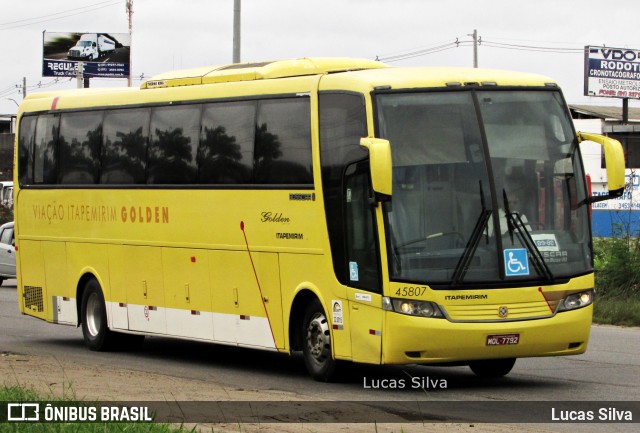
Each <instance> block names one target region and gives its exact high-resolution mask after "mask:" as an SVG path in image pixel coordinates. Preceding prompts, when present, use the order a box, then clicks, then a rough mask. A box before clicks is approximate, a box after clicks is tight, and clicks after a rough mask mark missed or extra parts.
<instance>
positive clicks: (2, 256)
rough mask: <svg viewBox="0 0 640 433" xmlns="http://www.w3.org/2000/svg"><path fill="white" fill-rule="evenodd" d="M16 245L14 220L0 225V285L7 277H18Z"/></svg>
mask: <svg viewBox="0 0 640 433" xmlns="http://www.w3.org/2000/svg"><path fill="white" fill-rule="evenodd" d="M15 245H16V242H15V237H14V235H13V222H10V223H6V224H3V225H2V226H0V285H2V282H3V281H4V280H6V279H7V278H15V277H16V248H15Z"/></svg>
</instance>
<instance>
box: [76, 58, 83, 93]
mask: <svg viewBox="0 0 640 433" xmlns="http://www.w3.org/2000/svg"><path fill="white" fill-rule="evenodd" d="M76 79H77V80H78V85H77V88H78V89H82V88H83V87H84V62H78V70H77V72H76Z"/></svg>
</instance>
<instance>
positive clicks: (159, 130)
mask: <svg viewBox="0 0 640 433" xmlns="http://www.w3.org/2000/svg"><path fill="white" fill-rule="evenodd" d="M200 109H201V106H200V105H184V106H177V107H161V108H154V109H153V111H152V113H151V143H150V144H149V161H148V162H149V165H148V170H147V183H153V184H189V183H191V184H192V183H196V182H197V173H198V167H197V165H196V155H197V152H198V141H199V135H200Z"/></svg>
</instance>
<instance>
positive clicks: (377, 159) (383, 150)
mask: <svg viewBox="0 0 640 433" xmlns="http://www.w3.org/2000/svg"><path fill="white" fill-rule="evenodd" d="M360 146H362V147H364V148H366V149H367V150H368V151H369V169H370V171H371V186H372V188H373V192H374V193H375V194H376V199H377V200H378V201H386V200H389V199H390V198H391V188H392V186H391V185H392V184H391V179H392V177H391V172H392V166H391V144H390V143H389V140H383V139H381V138H367V137H365V138H362V139H360Z"/></svg>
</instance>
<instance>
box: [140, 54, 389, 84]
mask: <svg viewBox="0 0 640 433" xmlns="http://www.w3.org/2000/svg"><path fill="white" fill-rule="evenodd" d="M379 68H388V66H387V65H385V64H384V63H381V62H378V61H375V60H368V59H350V58H302V59H293V60H276V61H270V62H259V63H236V64H231V65H217V66H208V67H207V66H205V67H200V68H195V69H186V70H180V71H172V72H167V73H164V74H160V75H156V76H155V77H152V78H151V79H150V80H147V81H145V82H143V83H142V85H141V86H140V88H141V89H152V88H162V87H175V86H192V85H199V84H214V83H227V82H234V81H254V80H267V79H273V78H285V77H299V76H304V75H318V74H329V73H336V72H347V71H355V70H363V69H379Z"/></svg>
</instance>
